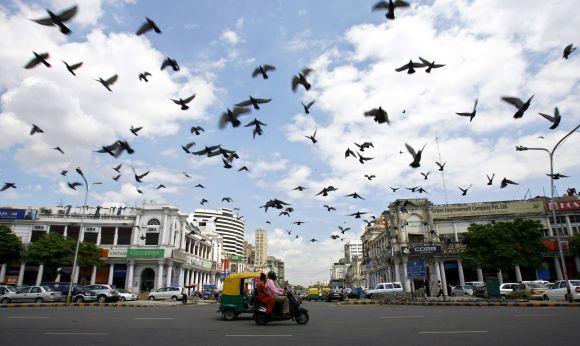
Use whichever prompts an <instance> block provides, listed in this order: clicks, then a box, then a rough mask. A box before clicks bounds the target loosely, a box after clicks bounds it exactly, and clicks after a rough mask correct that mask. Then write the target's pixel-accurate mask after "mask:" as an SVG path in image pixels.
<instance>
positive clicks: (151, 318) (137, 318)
mask: <svg viewBox="0 0 580 346" xmlns="http://www.w3.org/2000/svg"><path fill="white" fill-rule="evenodd" d="M133 319H134V320H174V319H175V318H173V317H133Z"/></svg>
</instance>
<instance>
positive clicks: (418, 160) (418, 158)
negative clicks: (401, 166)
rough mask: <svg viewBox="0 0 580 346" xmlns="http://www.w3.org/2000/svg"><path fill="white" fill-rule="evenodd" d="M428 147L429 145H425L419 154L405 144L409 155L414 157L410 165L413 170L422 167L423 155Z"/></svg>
mask: <svg viewBox="0 0 580 346" xmlns="http://www.w3.org/2000/svg"><path fill="white" fill-rule="evenodd" d="M426 145H427V143H425V145H423V148H421V150H419V151H418V152H415V149H413V147H411V146H410V145H409V144H407V143H405V146H406V147H407V151H408V152H409V154H411V156H413V162H411V163H410V164H409V166H411V167H413V168H418V167H421V155H422V154H423V150H425V146H426Z"/></svg>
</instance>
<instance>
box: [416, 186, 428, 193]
mask: <svg viewBox="0 0 580 346" xmlns="http://www.w3.org/2000/svg"><path fill="white" fill-rule="evenodd" d="M417 192H418V193H429V192H427V190H425V189H424V188H422V187H419V188H418V189H417Z"/></svg>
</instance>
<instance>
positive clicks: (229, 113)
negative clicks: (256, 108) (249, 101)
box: [219, 107, 250, 129]
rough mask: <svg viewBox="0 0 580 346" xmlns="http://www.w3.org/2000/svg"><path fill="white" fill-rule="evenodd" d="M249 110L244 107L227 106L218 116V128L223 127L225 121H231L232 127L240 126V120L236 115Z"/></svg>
mask: <svg viewBox="0 0 580 346" xmlns="http://www.w3.org/2000/svg"><path fill="white" fill-rule="evenodd" d="M249 112H250V110H249V109H248V108H245V107H235V108H234V109H233V110H230V109H229V108H228V109H227V110H226V112H224V113H222V115H221V117H220V123H219V128H220V129H223V128H225V127H226V124H227V123H232V126H233V127H238V126H240V124H241V122H240V121H239V120H238V117H239V116H240V115H242V114H246V113H249Z"/></svg>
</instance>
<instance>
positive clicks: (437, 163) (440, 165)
mask: <svg viewBox="0 0 580 346" xmlns="http://www.w3.org/2000/svg"><path fill="white" fill-rule="evenodd" d="M435 164H436V165H437V166H439V168H438V169H437V170H438V171H440V172H443V169H445V165H446V164H447V162H443V163H441V162H438V161H435Z"/></svg>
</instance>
